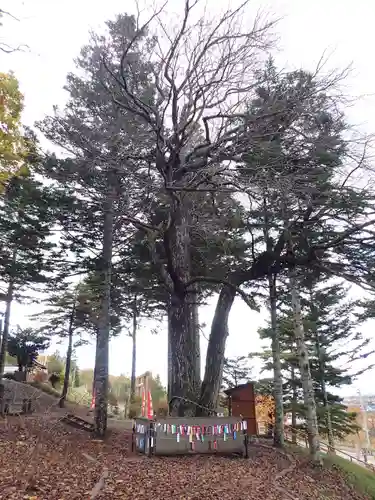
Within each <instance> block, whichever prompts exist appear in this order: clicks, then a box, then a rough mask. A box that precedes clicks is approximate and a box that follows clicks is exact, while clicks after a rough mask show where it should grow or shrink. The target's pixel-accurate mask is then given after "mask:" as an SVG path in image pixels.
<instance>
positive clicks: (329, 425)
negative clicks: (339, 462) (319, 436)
mask: <svg viewBox="0 0 375 500" xmlns="http://www.w3.org/2000/svg"><path fill="white" fill-rule="evenodd" d="M310 292H311V293H310V311H311V316H312V322H311V323H312V332H313V335H314V338H315V349H316V356H317V358H318V369H319V380H320V388H321V390H322V395H323V406H324V410H325V420H326V425H327V435H328V445H329V446H328V452H329V453H331V454H335V438H334V435H333V428H332V419H331V409H330V406H329V401H328V396H327V387H326V381H325V360H324V352H323V350H322V348H321V338H320V335H319V332H318V328H317V325H316V321H317V319H318V312H317V310H316V307H315V305H314V304H313V301H312V299H313V297H312V290H311V291H310Z"/></svg>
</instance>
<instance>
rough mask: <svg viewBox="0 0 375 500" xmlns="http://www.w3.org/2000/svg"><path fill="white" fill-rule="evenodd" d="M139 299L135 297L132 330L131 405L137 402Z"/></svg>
mask: <svg viewBox="0 0 375 500" xmlns="http://www.w3.org/2000/svg"><path fill="white" fill-rule="evenodd" d="M137 319H138V309H137V298H136V297H134V303H133V330H132V374H131V379H130V404H132V403H134V400H135V380H136V363H137Z"/></svg>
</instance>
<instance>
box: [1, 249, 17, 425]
mask: <svg viewBox="0 0 375 500" xmlns="http://www.w3.org/2000/svg"><path fill="white" fill-rule="evenodd" d="M16 259H17V252H16V250H13V255H12V270H11V274H10V279H9V283H8V290H7V299H6V306H5V314H4V329H3V337H2V342H1V348H0V414H1V415H2V416H3V415H4V403H5V401H4V394H5V387H4V384H3V376H4V368H5V359H6V354H7V351H8V337H9V326H10V312H11V307H12V301H13V294H14V269H13V268H14V266H15V264H16Z"/></svg>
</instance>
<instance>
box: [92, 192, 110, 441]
mask: <svg viewBox="0 0 375 500" xmlns="http://www.w3.org/2000/svg"><path fill="white" fill-rule="evenodd" d="M113 220H114V214H113V191H112V190H111V191H110V193H109V195H108V197H107V198H106V200H105V201H104V228H103V251H102V259H101V261H102V262H101V283H100V284H101V286H100V313H99V321H98V333H97V346H96V356H95V381H94V387H95V413H94V428H95V434H96V436H97V437H100V438H101V437H104V435H105V432H106V429H107V411H108V410H107V406H108V350H109V333H110V306H111V304H110V302H111V297H110V296H111V272H112V251H113Z"/></svg>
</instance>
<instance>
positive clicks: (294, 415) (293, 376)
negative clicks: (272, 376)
mask: <svg viewBox="0 0 375 500" xmlns="http://www.w3.org/2000/svg"><path fill="white" fill-rule="evenodd" d="M291 380H292V385H293V387H292V391H293V392H292V443H293V444H297V401H298V397H297V396H298V395H297V387H296V374H295V369H294V366H292V371H291Z"/></svg>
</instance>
